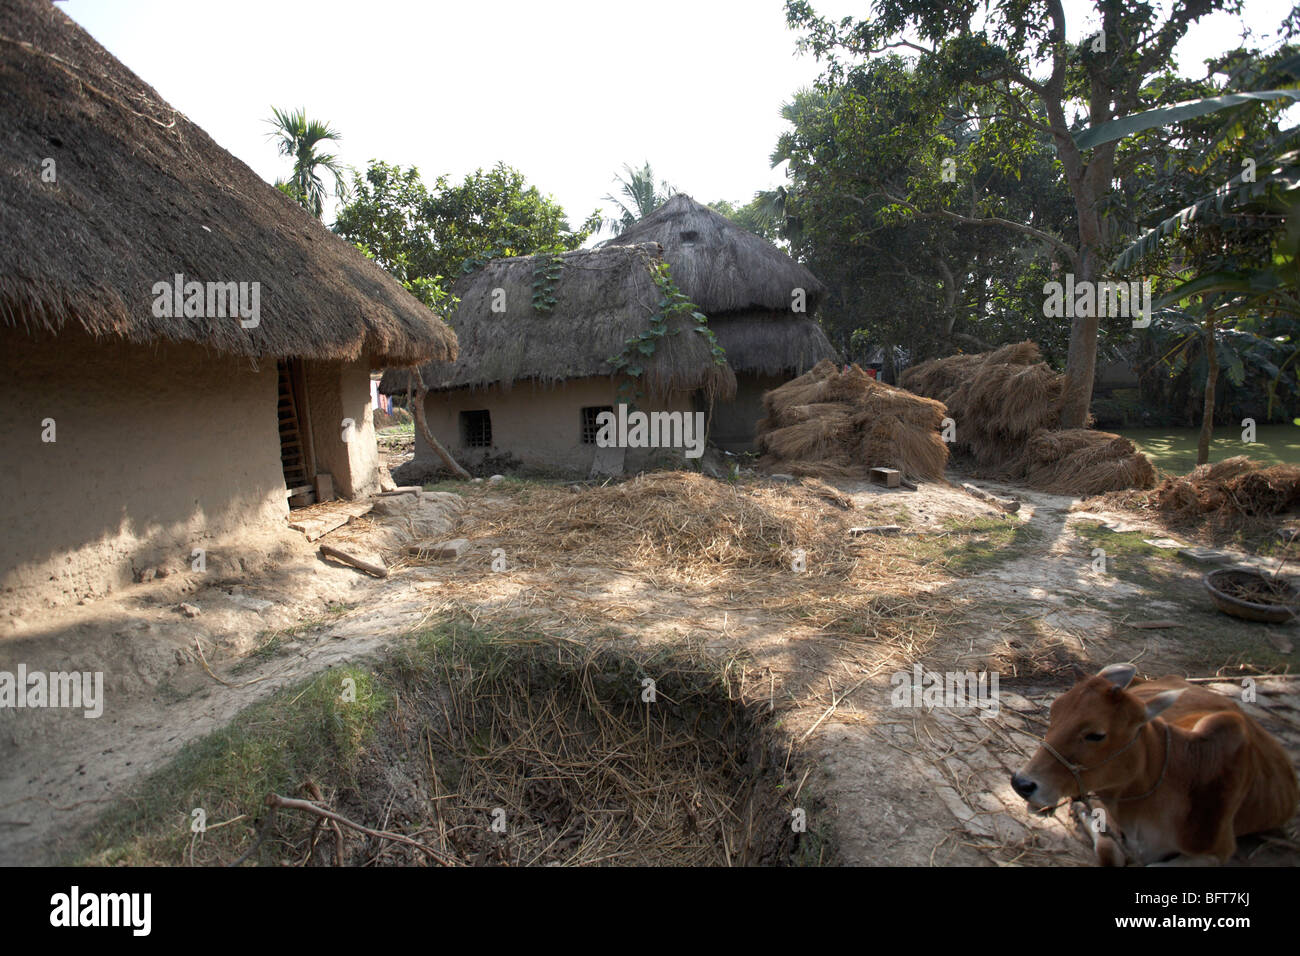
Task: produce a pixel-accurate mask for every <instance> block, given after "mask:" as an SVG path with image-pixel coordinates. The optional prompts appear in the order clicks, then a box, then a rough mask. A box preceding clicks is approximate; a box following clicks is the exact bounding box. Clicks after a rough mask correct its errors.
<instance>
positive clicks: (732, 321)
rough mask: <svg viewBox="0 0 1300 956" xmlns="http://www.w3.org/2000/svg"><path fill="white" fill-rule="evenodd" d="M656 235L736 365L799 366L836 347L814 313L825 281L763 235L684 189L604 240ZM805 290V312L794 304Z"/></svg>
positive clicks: (754, 368) (764, 371)
mask: <svg viewBox="0 0 1300 956" xmlns="http://www.w3.org/2000/svg"><path fill="white" fill-rule="evenodd" d="M642 242H657V243H658V244H659V245H660V246H662V247H663V251H664V252H663V254H664V259H665V260H666V261H667V262H668V264H669V265H670V266H671V267H672V271H673V279H674V280H675V281H676V282H677V285H678V287H679V288H681V290H682V292H684V293H685V294H686V296H687V297H688V298H689V299H690V300H691V301H692V302H694V303H695V304H696V305H698V306H699V307H700V309H701V311H703V312H704V313H705V314H706V315H708V317H709V327H710V328H712V329H713V331H714V333H715V334H716V335H717V337H718V342H719V343H720V344H721V345H722V347H723V348H724V349H725V350H726V352H727V362H728V363H729V364H730V365H731V367H732V368H733V369H734V370H735V371H736V372H737V373H738V374H744V373H755V374H760V375H777V374H781V373H789V372H793V373H794V374H801V373H803V372H805V371H807V370H808V369H810V368H812V367H813V366H814V365H816V364H817V363H818V362H820V361H822V360H823V359H834V358H835V350H834V348H832V346H831V344H830V341H829V340H828V339H827V338H826V333H824V332H823V331H822V329H821V326H819V325H818V324H817V323H816V321H814V320H813V319H812V318H811V316H812V314H813V313H814V312H815V311H816V309H817V306H818V304H819V303H820V302H821V300H822V297H823V296H824V295H825V294H826V287H825V285H823V284H822V282H821V281H820V280H819V279H818V278H817V277H816V276H814V275H813V274H812V273H811V272H809V271H808V270H807V269H806V268H805V267H804V266H802V265H800V264H799V263H798V262H796V261H795V260H794V259H792V258H790V256H788V255H786V254H785V253H784V252H782V251H781V250H780V249H778V248H777V247H776V246H774V245H772V244H771V243H770V242H768V241H767V240H765V239H762V238H760V237H759V236H756V235H754V234H753V233H752V232H749V231H748V230H746V229H742V228H741V227H740V226H737V225H736V224H735V223H733V222H732V221H731V220H729V219H728V218H727V217H726V216H723V215H721V214H720V213H717V212H715V211H714V210H712V209H710V208H709V207H708V206H703V205H701V204H700V203H698V202H696V201H695V200H694V199H692V198H691V197H690V196H687V195H685V194H684V193H678V194H677V195H675V196H673V197H672V198H671V199H669V200H668V201H667V202H666V203H664V204H663V205H662V206H660V207H659V208H658V209H656V210H655V211H654V212H652V213H651V214H650V215H648V216H646V217H645V218H644V219H642V220H641V221H640V222H637V223H636V224H635V225H633V226H630V227H629V228H628V229H627V230H625V231H624V232H622V233H620V234H619V235H618V236H617V237H615V238H614V239H611V240H609V241H608V242H607V243H605V245H606V246H611V245H631V244H635V243H642ZM797 289H802V290H803V293H804V295H803V299H804V306H805V308H806V311H805V312H794V311H792V308H791V306H792V304H793V302H794V299H795V295H794V293H795V290H797Z"/></svg>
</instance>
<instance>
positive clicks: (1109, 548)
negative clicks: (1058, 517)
mask: <svg viewBox="0 0 1300 956" xmlns="http://www.w3.org/2000/svg"><path fill="white" fill-rule="evenodd" d="M1070 527H1071V528H1072V529H1073V531H1074V533H1075V534H1077V535H1078V536H1079V537H1080V538H1082V539H1083V540H1084V541H1086V542H1087V543H1088V545H1089V554H1088V555H1087V556H1081V557H1080V560H1081V561H1083V560H1086V561H1091V560H1093V555H1092V554H1091V551H1092V550H1093V549H1095V548H1101V549H1102V550H1103V551H1105V552H1106V570H1107V572H1108V573H1110V574H1114V575H1116V576H1118V577H1119V578H1120V579H1121V580H1123V581H1126V582H1128V583H1129V584H1134V585H1136V586H1138V587H1140V588H1144V589H1146V590H1149V591H1156V592H1168V591H1169V590H1170V589H1171V588H1172V587H1173V586H1174V585H1175V584H1181V583H1183V582H1185V581H1186V579H1187V577H1188V572H1189V571H1195V570H1197V568H1198V566H1197V565H1196V563H1195V562H1194V561H1191V560H1189V559H1187V558H1184V557H1181V556H1180V555H1179V554H1178V552H1177V551H1175V550H1173V549H1172V548H1158V547H1156V546H1155V545H1153V544H1147V543H1146V541H1144V540H1143V539H1144V538H1147V537H1150V534H1149V533H1148V532H1145V531H1112V530H1111V529H1110V528H1107V527H1105V526H1104V525H1101V524H1098V523H1096V522H1091V521H1082V522H1078V523H1075V524H1072V525H1071V526H1070Z"/></svg>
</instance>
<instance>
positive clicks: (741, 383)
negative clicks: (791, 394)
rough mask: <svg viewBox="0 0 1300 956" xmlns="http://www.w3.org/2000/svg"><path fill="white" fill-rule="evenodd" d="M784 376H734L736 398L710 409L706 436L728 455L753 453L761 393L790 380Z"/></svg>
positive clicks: (761, 407) (760, 413)
mask: <svg viewBox="0 0 1300 956" xmlns="http://www.w3.org/2000/svg"><path fill="white" fill-rule="evenodd" d="M790 378H791V376H788V375H760V374H743V373H737V375H736V397H735V398H734V399H732V400H731V401H730V402H718V403H717V404H716V405H715V406H714V408H713V421H712V425H711V427H710V430H709V437H710V439H711V440H712V441H713V443H714V444H715V445H717V446H718V447H719V448H722V449H725V450H726V451H731V452H744V451H754V450H755V448H756V447H757V446H756V444H755V438H756V436H757V433H758V428H757V426H758V420H759V419H760V418H762V417H763V415H764V414H765V412H764V411H763V393H764V392H766V391H769V390H771V389H774V388H776V387H777V386H779V385H783V384H784V383H786V382H788V381H789V380H790Z"/></svg>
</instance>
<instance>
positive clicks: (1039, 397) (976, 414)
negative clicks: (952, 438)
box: [899, 342, 1063, 468]
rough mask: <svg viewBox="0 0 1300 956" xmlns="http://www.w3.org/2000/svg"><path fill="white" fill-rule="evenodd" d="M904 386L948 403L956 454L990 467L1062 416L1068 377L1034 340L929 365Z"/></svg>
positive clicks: (910, 374)
mask: <svg viewBox="0 0 1300 956" xmlns="http://www.w3.org/2000/svg"><path fill="white" fill-rule="evenodd" d="M899 385H900V386H902V387H903V388H905V389H907V390H908V391H911V392H915V393H916V394H918V395H924V396H926V397H927V398H933V399H936V400H938V401H940V402H943V403H944V405H946V406H947V408H948V414H949V415H951V416H952V418H953V420H954V421H955V422H956V424H957V435H956V438H957V440H956V442H955V443H954V444H955V446H956V447H955V449H954V451H955V452H956V453H957V454H959V455H964V456H968V457H971V458H973V459H974V460H975V462H976V463H977V464H979V465H981V466H983V467H986V468H998V467H1000V466H1002V465H1005V464H1006V463H1007V462H1009V461H1011V460H1013V459H1014V458H1016V457H1017V456H1018V455H1019V454H1020V453H1021V452H1022V451H1023V450H1024V447H1025V443H1026V442H1027V441H1028V440H1029V438H1030V436H1032V435H1033V434H1034V433H1035V432H1037V431H1040V430H1041V429H1047V428H1051V427H1053V426H1054V425H1055V424H1056V421H1057V419H1058V418H1059V417H1060V405H1059V403H1060V399H1061V391H1062V387H1063V378H1062V376H1061V375H1059V374H1058V373H1056V372H1054V371H1052V368H1051V366H1049V365H1048V364H1047V363H1046V362H1044V361H1043V357H1042V355H1041V354H1040V353H1039V351H1038V346H1037V345H1035V344H1034V343H1033V342H1019V343H1016V344H1015V345H1006V346H1003V347H1002V348H1000V349H997V350H995V351H993V352H983V353H980V354H977V355H953V356H949V357H948V358H942V359H935V360H933V361H930V362H924V363H922V364H920V365H917V366H915V367H913V368H910V369H908V370H907V371H905V372H904V373H903V374H902V376H900V378H899Z"/></svg>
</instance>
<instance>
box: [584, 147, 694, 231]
mask: <svg viewBox="0 0 1300 956" xmlns="http://www.w3.org/2000/svg"><path fill="white" fill-rule="evenodd" d="M623 172H624V173H625V174H626V176H615V177H614V182H616V183H618V184H619V192H620V193H621V194H622V196H623V198H622V199H620V198H618V197H617V196H610V195H606V196H605V202H608V203H612V204H613V205H614V209H615V212H614V215H613V216H610V217H608V218H606V219H605V220H604V221H603V222H602V223H601V228H602V229H610V230H612V231H613V232H614V234H615V235H617V234H618V233H620V232H623V231H624V230H625V229H627V228H628V227H629V226H631V225H632V224H633V223H635V222H638V221H640V220H642V219H644V218H645V217H646V216H648V215H650V213H652V212H654V211H655V210H656V209H658V208H659V207H660V206H662V205H663V204H664V203H666V202H667V201H668V200H669V198H670V197H671V196H672V195H673V194H674V193H675V192H677V190H676V189H674V188H673V187H672V186H670V185H668V183H667V182H664V181H661V182H660V183H659V185H658V187H656V186H655V174H654V170H653V169H651V168H650V162H649V160H647V161H646V164H645V165H644V166H642V167H641V168H640V169H633V168H632V167H631V166H630V165H628V164H627V163H624V164H623Z"/></svg>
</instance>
